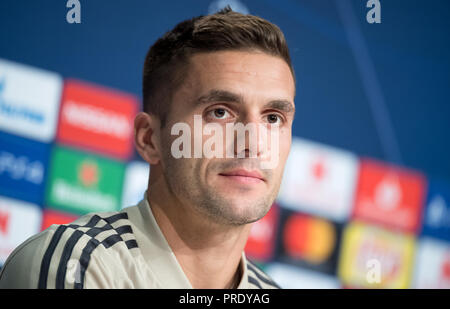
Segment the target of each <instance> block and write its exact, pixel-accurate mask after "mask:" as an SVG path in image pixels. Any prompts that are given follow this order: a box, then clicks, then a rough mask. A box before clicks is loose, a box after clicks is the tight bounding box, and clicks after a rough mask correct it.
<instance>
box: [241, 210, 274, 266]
mask: <svg viewBox="0 0 450 309" xmlns="http://www.w3.org/2000/svg"><path fill="white" fill-rule="evenodd" d="M278 212H279V210H278V205H276V204H273V205H272V207H271V208H270V210H269V212H268V213H267V214H266V215H265V216H264V217H263V218H261V219H260V220H258V221H256V222H255V223H253V225H252V228H251V230H250V235H249V238H248V240H247V244H246V246H245V253H246V255H247V256H248V257H249V258H250V259H252V260H255V261H258V262H261V263H265V262H267V261H269V260H270V259H271V258H272V257H273V255H274V249H275V240H276V235H277V225H278V224H277V223H278V217H279V215H278Z"/></svg>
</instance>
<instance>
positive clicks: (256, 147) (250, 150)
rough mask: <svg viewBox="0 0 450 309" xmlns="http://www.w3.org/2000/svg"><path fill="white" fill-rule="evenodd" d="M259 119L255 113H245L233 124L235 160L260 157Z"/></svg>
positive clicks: (260, 124)
mask: <svg viewBox="0 0 450 309" xmlns="http://www.w3.org/2000/svg"><path fill="white" fill-rule="evenodd" d="M261 126H262V123H261V122H260V119H259V118H258V117H257V115H255V113H246V114H244V115H243V116H241V117H240V118H239V119H238V122H235V123H234V127H235V131H234V155H235V157H237V158H258V157H260V156H261V149H263V148H262V147H261V145H260V137H261V132H260V130H261Z"/></svg>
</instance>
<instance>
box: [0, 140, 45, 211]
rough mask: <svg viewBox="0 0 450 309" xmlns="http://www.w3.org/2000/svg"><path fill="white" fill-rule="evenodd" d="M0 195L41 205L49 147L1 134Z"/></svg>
mask: <svg viewBox="0 0 450 309" xmlns="http://www.w3.org/2000/svg"><path fill="white" fill-rule="evenodd" d="M0 144H1V146H0V194H1V195H5V196H10V197H13V198H17V199H22V200H26V201H30V202H33V203H36V204H38V205H42V202H43V198H44V185H45V184H44V180H45V175H46V166H47V162H48V156H49V152H50V146H49V145H48V144H43V143H39V142H35V141H31V140H25V139H23V138H19V137H16V136H12V135H9V134H6V133H0Z"/></svg>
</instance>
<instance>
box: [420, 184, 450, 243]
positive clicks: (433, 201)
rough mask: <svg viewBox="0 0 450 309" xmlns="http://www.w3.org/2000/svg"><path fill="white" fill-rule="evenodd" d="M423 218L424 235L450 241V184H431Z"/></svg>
mask: <svg viewBox="0 0 450 309" xmlns="http://www.w3.org/2000/svg"><path fill="white" fill-rule="evenodd" d="M423 217H424V219H423V229H422V235H427V236H431V237H436V238H439V239H442V240H447V241H450V184H448V183H446V182H443V181H436V180H431V181H430V182H429V185H428V197H427V203H426V207H425V209H424V212H423Z"/></svg>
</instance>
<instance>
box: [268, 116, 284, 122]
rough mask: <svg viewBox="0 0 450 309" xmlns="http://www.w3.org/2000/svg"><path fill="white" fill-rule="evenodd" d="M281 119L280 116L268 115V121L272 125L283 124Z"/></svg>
mask: <svg viewBox="0 0 450 309" xmlns="http://www.w3.org/2000/svg"><path fill="white" fill-rule="evenodd" d="M281 120H282V119H281V117H280V116H278V115H277V114H269V115H267V121H268V122H269V123H270V124H280V123H281Z"/></svg>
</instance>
